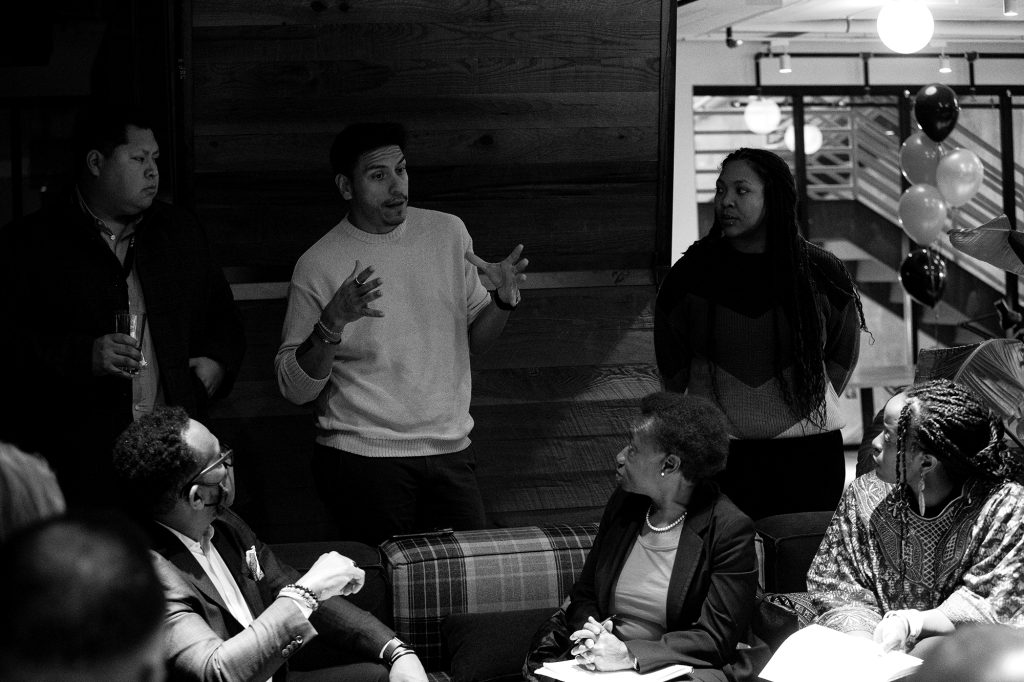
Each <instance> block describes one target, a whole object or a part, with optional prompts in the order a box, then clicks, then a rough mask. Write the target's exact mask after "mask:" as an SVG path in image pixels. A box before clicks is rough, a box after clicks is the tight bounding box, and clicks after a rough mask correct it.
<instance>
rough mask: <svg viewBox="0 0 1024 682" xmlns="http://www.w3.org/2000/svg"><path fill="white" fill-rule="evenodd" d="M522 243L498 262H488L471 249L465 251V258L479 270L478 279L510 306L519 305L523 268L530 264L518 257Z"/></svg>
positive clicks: (526, 259)
mask: <svg viewBox="0 0 1024 682" xmlns="http://www.w3.org/2000/svg"><path fill="white" fill-rule="evenodd" d="M522 253H523V245H522V244H518V245H517V246H516V248H514V249H512V253H510V254H509V255H508V258H506V259H505V260H503V261H501V262H499V263H488V262H487V261H485V260H484V259H483V258H481V257H480V256H478V255H476V254H475V253H473V252H472V251H467V252H466V260H468V261H469V262H470V263H472V264H473V265H475V266H476V267H477V268H478V269H479V270H480V279H481V280H483V282H484V286H485V287H487V288H488V289H494V290H495V291H497V292H498V296H499V297H500V298H501V300H502V301H504V302H505V303H507V304H508V305H511V306H516V305H519V285H520V284H521V283H522V282H525V281H526V275H524V274H523V270H525V269H526V266H527V265H529V264H530V260H529V259H528V258H520V257H519V256H521V255H522Z"/></svg>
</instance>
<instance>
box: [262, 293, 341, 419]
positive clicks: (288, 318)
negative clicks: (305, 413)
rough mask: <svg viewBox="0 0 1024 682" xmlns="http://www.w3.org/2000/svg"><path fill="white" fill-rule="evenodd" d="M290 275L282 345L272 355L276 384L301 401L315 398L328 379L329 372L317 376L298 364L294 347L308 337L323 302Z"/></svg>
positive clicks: (289, 397) (291, 396)
mask: <svg viewBox="0 0 1024 682" xmlns="http://www.w3.org/2000/svg"><path fill="white" fill-rule="evenodd" d="M296 279H297V278H296V277H294V276H293V278H292V282H291V284H290V285H289V287H288V308H287V310H286V311H285V316H284V326H283V327H282V330H281V346H280V347H279V348H278V350H277V356H276V357H275V358H274V369H275V370H276V374H277V386H278V389H279V390H280V391H281V395H283V396H284V397H285V398H286V399H288V400H289V401H291V402H293V403H295V404H296V405H303V404H305V403H308V402H310V401H311V400H314V399H315V398H316V397H317V396H318V395H320V392H321V391H322V390H324V386H326V385H327V382H328V381H329V380H330V374H328V376H325V377H323V378H322V379H316V378H313V377H311V376H309V375H308V374H306V371H305V370H304V369H302V367H301V366H300V365H299V361H298V359H297V358H296V357H295V351H296V350H297V349H298V347H299V346H300V345H301V344H302V343H303V342H304V341H305V340H306V339H307V338H309V335H310V333H311V332H312V329H313V324H314V323H315V322H316V321H317V320H318V319H319V318H320V313H321V312H322V311H323V306H322V305H320V303H319V301H318V300H317V297H316V296H315V295H314V294H313V292H312V291H311V290H310V289H309V288H307V287H306V286H305V285H303V284H302V283H300V282H298V281H296Z"/></svg>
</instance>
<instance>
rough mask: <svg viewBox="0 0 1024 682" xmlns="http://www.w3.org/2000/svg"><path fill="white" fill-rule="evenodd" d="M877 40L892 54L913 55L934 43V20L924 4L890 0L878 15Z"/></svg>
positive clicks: (916, 1)
mask: <svg viewBox="0 0 1024 682" xmlns="http://www.w3.org/2000/svg"><path fill="white" fill-rule="evenodd" d="M877 26H878V37H879V38H881V40H882V43H884V44H885V46H886V47H888V48H889V49H890V50H892V51H893V52H899V53H900V54H913V53H914V52H917V51H919V50H920V49H921V48H923V47H924V46H925V45H927V44H928V42H929V41H931V39H932V34H934V33H935V19H934V18H932V13H931V10H929V9H928V5H926V4H925V3H924V0H889V1H888V2H886V4H885V5H883V6H882V10H881V11H880V12H879V13H878V24H877Z"/></svg>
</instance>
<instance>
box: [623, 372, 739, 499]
mask: <svg viewBox="0 0 1024 682" xmlns="http://www.w3.org/2000/svg"><path fill="white" fill-rule="evenodd" d="M640 414H641V415H643V416H644V417H646V418H647V423H648V424H649V426H648V428H649V429H650V431H649V432H650V434H651V438H653V439H654V442H655V443H657V444H658V447H659V448H661V449H662V450H664V451H665V452H666V453H667V454H672V455H676V456H677V457H679V460H680V465H679V469H680V471H681V472H682V474H683V476H686V478H688V479H689V480H691V481H694V482H698V481H703V480H706V479H709V478H711V477H712V476H714V475H715V474H717V473H718V472H720V471H722V470H723V469H725V463H726V460H727V459H728V457H729V431H728V429H727V427H726V422H725V415H723V414H722V411H721V410H720V409H718V407H717V406H716V405H715V404H714V403H712V402H711V401H710V400H706V399H704V398H700V397H698V396H693V395H689V394H686V393H669V392H666V391H662V392H659V393H652V394H650V395H648V396H646V397H644V398H643V399H642V400H641V401H640Z"/></svg>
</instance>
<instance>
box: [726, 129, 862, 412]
mask: <svg viewBox="0 0 1024 682" xmlns="http://www.w3.org/2000/svg"><path fill="white" fill-rule="evenodd" d="M733 161H746V162H747V163H748V164H750V167H751V168H752V169H753V170H754V172H755V173H757V175H758V177H759V178H760V179H761V181H762V182H763V183H764V218H763V222H764V224H765V226H766V228H767V229H766V237H767V241H766V253H767V255H768V258H769V259H770V262H771V272H772V276H771V281H770V282H766V285H767V286H770V287H771V288H772V290H773V292H774V294H775V296H776V298H777V300H779V301H780V303H781V305H782V309H783V311H784V312H785V314H786V317H787V318H788V319H789V323H790V325H789V328H790V330H789V335H790V343H791V344H792V348H793V385H792V386H791V385H790V384H789V382H787V381H786V378H785V375H784V374H783V367H784V364H785V362H784V361H785V358H783V357H782V355H781V353H779V352H778V350H776V352H774V353H773V354H772V355H773V362H774V371H773V374H774V377H775V379H776V380H777V381H778V382H779V386H780V388H781V391H782V397H783V399H784V400H785V401H786V404H787V405H789V406H790V408H791V409H792V410H793V412H794V413H795V414H796V415H797V416H799V417H804V416H805V415H806V416H808V417H809V419H810V420H811V421H812V422H813V423H815V424H819V425H820V424H823V423H824V421H825V393H826V388H827V381H828V377H827V376H826V374H825V358H824V342H823V339H822V329H821V322H820V319H821V318H820V315H819V310H818V303H817V300H816V298H815V294H816V293H818V286H826V287H831V288H832V289H833V290H834V291H835V292H839V293H840V294H841V295H842V296H844V297H845V298H850V297H852V298H853V299H854V300H855V301H856V304H857V313H858V315H859V317H860V328H861V329H862V330H864V331H867V326H866V324H865V322H864V308H863V307H862V305H861V301H860V294H859V293H858V291H857V286H856V285H855V284H854V282H853V278H852V277H850V273H849V272H848V271H847V270H846V268H845V267H843V265H842V263H841V262H839V260H838V259H837V258H836V257H835V256H833V255H832V254H830V253H828V252H827V251H825V250H824V249H821V248H819V247H817V246H815V245H813V244H811V243H809V242H808V241H807V240H806V239H804V238H803V237H802V236H801V235H800V229H799V224H798V221H797V213H796V207H797V195H796V182H795V181H794V179H793V174H792V173H791V172H790V170H789V166H788V165H787V164H786V162H785V161H784V160H783V159H782V158H781V157H780V156H778V155H777V154H775V153H773V152H770V151H768V150H766V149H752V148H749V147H741V148H739V149H737V150H736V151H734V152H732V153H730V154H729V155H728V156H726V157H725V160H724V161H722V166H721V168H723V169H724V168H725V166H726V165H728V164H729V163H732V162H733ZM709 235H710V236H712V237H713V238H724V236H723V232H722V227H721V225H719V223H718V217H717V214H716V216H715V222H714V224H713V225H712V226H711V231H710V233H709ZM812 251H813V252H817V253H818V254H819V255H823V256H825V257H826V258H830V259H832V260H833V261H834V262H835V265H836V266H837V267H836V268H835V271H836V272H837V273H841V274H839V275H838V276H839V278H840V280H841V281H836V279H835V275H834V274H833V273H829V272H825V271H823V270H822V269H821V268H815V267H813V265H812V262H811V258H810V253H811V252H812ZM812 270H814V272H813V273H812ZM812 275H817V276H812ZM708 316H709V318H711V319H709V328H714V320H713V317H714V307H713V306H712V307H711V308H710V309H709V311H708ZM774 337H775V348H776V349H778V348H780V347H781V344H780V343H779V341H780V339H781V338H782V320H781V319H780V318H779V316H778V315H776V316H775V320H774ZM712 353H713V349H712ZM714 364H715V363H712V366H714ZM712 382H713V388H714V391H715V397H716V398H718V387H717V381H716V380H715V377H714V375H712Z"/></svg>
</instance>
